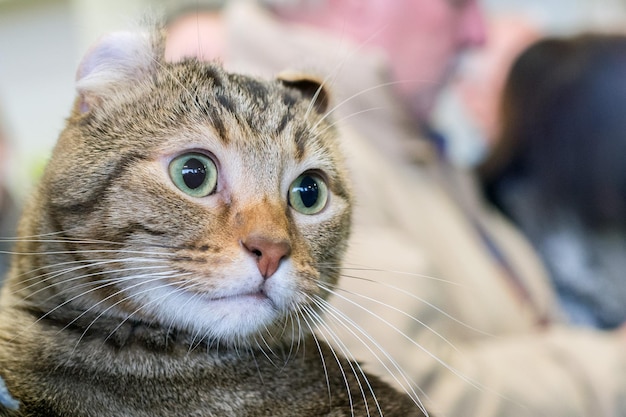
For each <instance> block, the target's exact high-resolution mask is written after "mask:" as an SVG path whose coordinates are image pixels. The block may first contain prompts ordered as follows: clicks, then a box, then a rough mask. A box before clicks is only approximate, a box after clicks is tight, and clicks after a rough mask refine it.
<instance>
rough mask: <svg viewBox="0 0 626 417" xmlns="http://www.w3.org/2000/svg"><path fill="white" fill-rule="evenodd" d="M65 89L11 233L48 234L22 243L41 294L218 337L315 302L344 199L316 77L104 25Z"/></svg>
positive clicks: (259, 329)
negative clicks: (70, 98)
mask: <svg viewBox="0 0 626 417" xmlns="http://www.w3.org/2000/svg"><path fill="white" fill-rule="evenodd" d="M77 91H78V97H77V99H76V103H75V105H74V108H73V111H72V114H71V116H70V118H69V119H68V123H67V126H66V128H65V130H64V131H63V132H62V134H61V137H60V139H59V141H58V144H57V146H56V147H55V150H54V152H53V156H52V158H51V160H50V163H49V164H48V166H47V168H46V171H45V174H44V177H43V180H42V183H41V185H40V188H39V194H38V196H37V198H36V201H37V203H36V204H35V209H34V213H31V214H29V218H30V219H31V220H30V221H28V222H26V224H27V226H28V227H26V228H25V231H24V232H23V233H29V234H32V235H41V234H53V235H52V236H56V237H57V238H55V239H50V240H49V241H48V242H47V243H46V242H39V243H38V245H40V246H41V247H38V248H37V250H38V251H39V252H40V253H42V255H41V256H40V258H41V260H40V262H39V264H40V265H51V266H49V267H47V269H46V271H47V275H45V276H46V278H45V279H43V280H42V282H41V284H40V286H42V287H41V288H40V291H41V293H42V294H47V295H48V296H50V295H49V293H50V291H46V288H47V289H51V288H53V292H54V297H56V298H54V299H55V304H56V305H58V304H59V303H65V304H63V305H64V306H71V307H72V309H77V310H78V311H88V312H89V313H94V314H96V315H98V316H100V315H106V316H107V317H117V318H119V320H120V321H123V320H138V321H144V322H149V323H156V324H158V325H159V326H163V327H169V328H173V329H178V330H181V331H186V332H189V333H192V334H195V335H198V336H199V337H201V338H206V339H208V340H216V341H219V342H223V343H227V342H228V343H230V342H232V343H235V342H245V341H247V340H253V339H254V338H255V337H256V336H257V335H259V334H262V333H268V335H270V336H275V335H277V334H278V333H281V334H282V333H289V332H285V331H284V330H285V326H288V325H289V324H288V323H289V322H291V324H292V325H293V323H297V322H298V316H299V315H300V316H301V315H302V314H307V312H308V311H309V309H311V308H313V309H315V305H316V303H317V301H318V297H322V298H323V297H325V291H323V290H322V289H321V288H320V286H321V285H320V284H323V283H328V284H330V285H333V284H334V283H335V282H336V280H337V278H338V266H339V264H340V261H341V256H342V254H343V251H344V248H345V244H346V240H347V238H348V233H349V224H350V206H351V197H350V192H349V185H348V183H347V179H346V178H347V176H346V173H345V169H344V166H343V160H342V155H341V152H340V150H339V145H338V143H337V142H338V141H337V137H336V135H337V133H336V130H335V129H334V127H333V125H332V124H331V122H330V121H329V120H328V118H327V117H326V114H325V112H326V110H327V107H328V103H329V98H328V95H327V93H326V91H325V89H324V88H323V87H322V85H321V83H319V82H318V81H316V80H315V79H312V78H305V77H302V76H300V75H296V74H294V73H285V74H283V75H282V76H279V77H278V78H277V79H275V80H269V81H266V80H260V79H257V78H253V77H248V76H243V75H237V74H231V73H228V72H226V71H224V70H223V69H222V67H221V66H220V65H218V64H216V63H206V62H200V61H198V60H196V59H187V60H184V61H181V62H173V63H171V62H165V61H164V59H163V40H162V38H160V37H159V36H155V35H149V34H141V33H118V34H113V35H110V36H108V37H106V38H104V39H102V40H101V41H100V42H99V43H98V44H97V45H96V46H95V47H94V48H92V49H91V50H90V51H89V52H88V54H87V56H86V57H85V58H84V59H83V61H82V63H81V65H80V68H79V70H78V76H77ZM37 217H39V219H37ZM41 218H43V220H41ZM67 265H72V266H73V267H72V268H68V267H67ZM55 271H56V272H55ZM21 272H25V271H21ZM31 297H32V294H31ZM42 299H43V296H42ZM46 308H50V306H48V307H46ZM300 330H301V331H306V330H307V329H300ZM294 333H298V332H294Z"/></svg>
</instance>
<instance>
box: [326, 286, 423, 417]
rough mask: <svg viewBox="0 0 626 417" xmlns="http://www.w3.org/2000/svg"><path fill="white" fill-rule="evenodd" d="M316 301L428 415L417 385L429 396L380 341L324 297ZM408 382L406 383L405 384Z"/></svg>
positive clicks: (421, 391)
mask: <svg viewBox="0 0 626 417" xmlns="http://www.w3.org/2000/svg"><path fill="white" fill-rule="evenodd" d="M315 303H316V304H317V305H318V306H319V308H320V309H321V310H322V311H323V312H324V313H325V314H326V315H327V316H330V317H331V318H332V319H334V320H335V321H336V322H337V323H338V324H340V325H341V326H342V327H343V328H344V329H346V330H347V331H348V332H349V333H350V334H351V335H352V336H353V337H354V338H355V339H356V340H358V341H359V343H361V344H362V345H363V346H365V348H366V349H367V350H368V351H369V352H370V353H371V354H372V355H373V356H374V358H375V359H376V360H377V361H378V362H379V363H380V364H381V365H382V366H383V368H385V370H386V371H387V373H388V374H389V375H390V376H391V377H392V378H393V379H394V380H395V381H396V382H397V383H398V385H399V386H401V387H402V388H403V389H404V391H405V392H406V393H407V395H409V397H411V400H412V401H413V402H414V403H415V405H416V406H418V407H419V408H420V410H421V411H422V412H423V413H424V414H426V415H428V413H427V411H426V408H425V407H424V405H423V403H422V401H421V399H420V398H419V395H418V394H417V393H416V392H415V390H414V387H417V388H418V390H419V391H420V393H421V394H422V395H424V396H425V397H426V398H428V396H427V395H426V393H425V392H424V391H423V390H422V389H421V388H419V386H417V384H416V383H415V381H414V380H412V379H411V378H410V377H409V376H408V375H407V374H406V372H404V371H403V370H402V367H401V366H400V364H399V363H398V362H397V361H396V360H395V359H394V358H393V357H392V356H391V355H390V354H389V353H388V352H387V351H386V350H385V349H384V348H383V347H382V345H381V344H380V343H378V342H377V341H376V340H375V339H374V338H373V337H372V336H370V335H369V334H368V333H367V332H366V331H365V330H364V329H363V328H362V327H361V326H359V325H358V324H357V323H356V321H354V320H353V319H351V318H350V317H348V316H347V315H346V314H345V313H343V312H342V311H340V310H339V309H337V308H336V307H334V306H333V305H331V304H330V303H328V302H327V301H326V300H324V299H323V298H322V297H319V296H315ZM352 328H354V329H355V330H356V331H357V332H358V333H360V334H361V335H363V336H364V337H365V338H366V339H367V340H363V339H362V338H361V337H360V336H359V335H358V334H357V333H356V332H355V331H354V330H352ZM342 343H343V342H342ZM369 343H371V344H372V345H373V346H374V347H375V348H376V349H378V351H380V352H381V354H382V355H383V356H384V357H385V358H386V359H387V360H389V362H390V363H391V365H392V366H393V368H394V369H395V370H396V372H397V373H398V374H399V375H400V376H401V378H402V380H403V381H400V379H398V377H397V376H396V373H395V372H393V371H392V370H391V369H389V367H388V366H387V365H386V364H385V362H384V361H383V360H382V359H381V358H380V356H379V355H378V354H377V353H376V352H375V351H374V349H373V348H372V347H371V346H370V345H369ZM405 384H406V385H405Z"/></svg>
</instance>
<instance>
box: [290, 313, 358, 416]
mask: <svg viewBox="0 0 626 417" xmlns="http://www.w3.org/2000/svg"><path fill="white" fill-rule="evenodd" d="M303 307H304V308H303V309H302V310H300V313H301V317H302V321H304V324H305V325H306V326H307V328H308V329H309V331H310V332H311V338H312V339H313V341H314V343H315V345H316V346H317V351H318V353H319V356H320V359H321V361H322V369H323V370H324V377H325V378H326V387H327V388H328V405H329V406H331V405H332V388H331V387H330V377H329V376H328V368H327V367H326V359H325V358H324V352H323V350H322V346H321V345H320V343H319V340H318V339H317V335H316V334H315V332H314V331H313V327H311V323H309V321H308V320H307V317H306V316H305V314H307V313H308V307H307V306H303ZM331 352H332V354H333V356H334V357H335V361H337V364H338V365H339V371H340V372H341V375H342V378H343V381H344V385H345V387H346V391H347V393H348V401H349V402H350V410H351V411H352V416H353V417H354V411H353V410H354V404H353V403H352V395H351V394H350V385H349V384H348V378H347V376H346V374H345V372H344V370H343V367H342V366H341V363H340V362H339V358H337V355H336V354H335V352H334V351H333V350H332V349H331Z"/></svg>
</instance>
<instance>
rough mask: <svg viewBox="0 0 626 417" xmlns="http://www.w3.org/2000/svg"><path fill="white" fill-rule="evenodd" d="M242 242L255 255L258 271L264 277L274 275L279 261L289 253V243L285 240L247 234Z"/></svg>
mask: <svg viewBox="0 0 626 417" xmlns="http://www.w3.org/2000/svg"><path fill="white" fill-rule="evenodd" d="M242 243H243V246H244V247H245V248H246V250H247V251H248V252H250V254H252V255H253V256H255V257H256V262H257V266H258V268H259V272H261V275H263V278H265V279H267V278H269V277H271V276H272V275H274V273H275V272H276V270H277V269H278V267H279V266H280V262H281V261H282V260H283V259H284V258H286V257H288V256H289V255H290V253H291V245H290V244H289V242H288V241H286V240H275V239H270V238H267V237H263V236H249V237H248V238H247V239H246V240H244V241H243V242H242Z"/></svg>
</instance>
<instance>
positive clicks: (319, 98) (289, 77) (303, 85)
mask: <svg viewBox="0 0 626 417" xmlns="http://www.w3.org/2000/svg"><path fill="white" fill-rule="evenodd" d="M278 80H279V81H281V82H282V83H283V84H285V85H286V86H288V87H291V88H295V89H297V90H299V91H300V92H301V93H302V95H303V96H304V97H306V98H307V99H309V100H311V101H312V103H313V108H314V109H315V110H316V111H317V112H318V113H320V114H323V113H325V112H326V110H328V107H329V105H330V94H329V93H328V90H327V89H326V86H325V85H324V82H323V81H321V80H320V79H318V78H317V77H315V76H313V75H310V74H305V73H302V72H299V71H283V72H281V73H280V74H278Z"/></svg>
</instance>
